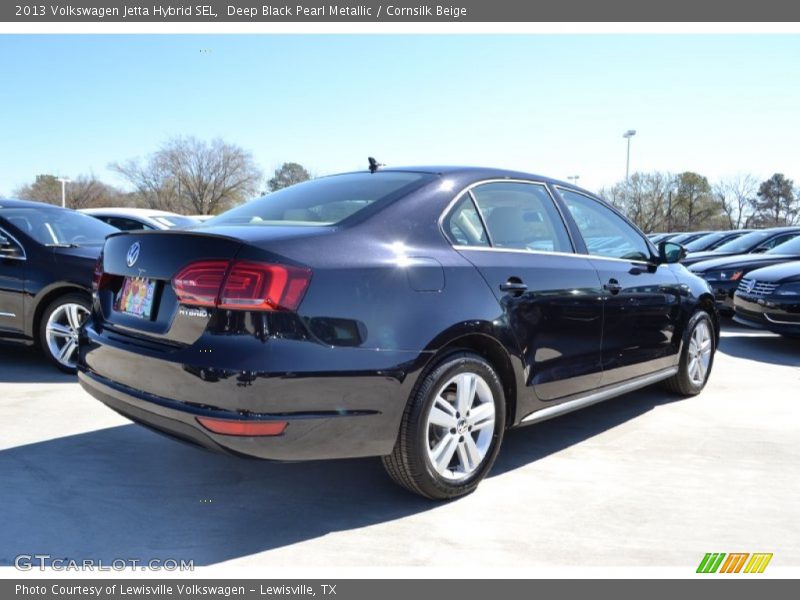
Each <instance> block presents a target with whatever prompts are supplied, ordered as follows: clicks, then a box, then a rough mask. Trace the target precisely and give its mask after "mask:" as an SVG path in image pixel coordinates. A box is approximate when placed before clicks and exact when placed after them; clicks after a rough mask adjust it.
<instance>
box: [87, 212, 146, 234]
mask: <svg viewBox="0 0 800 600" xmlns="http://www.w3.org/2000/svg"><path fill="white" fill-rule="evenodd" d="M97 218H98V219H100V220H101V221H104V222H106V223H108V224H109V225H111V226H112V227H116V228H117V229H120V230H122V231H140V230H142V229H152V227H150V226H149V225H145V224H144V223H140V222H139V221H134V220H133V219H126V218H125V217H105V216H104V217H97Z"/></svg>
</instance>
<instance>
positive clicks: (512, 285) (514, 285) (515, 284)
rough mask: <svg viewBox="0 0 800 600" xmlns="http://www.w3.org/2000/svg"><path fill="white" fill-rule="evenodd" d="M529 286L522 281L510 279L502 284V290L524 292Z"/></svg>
mask: <svg viewBox="0 0 800 600" xmlns="http://www.w3.org/2000/svg"><path fill="white" fill-rule="evenodd" d="M527 289H528V286H527V285H526V284H524V283H522V282H521V281H512V280H510V279H509V280H508V281H506V282H505V283H501V284H500V290H501V291H503V292H517V293H520V294H521V293H522V292H525V291H527Z"/></svg>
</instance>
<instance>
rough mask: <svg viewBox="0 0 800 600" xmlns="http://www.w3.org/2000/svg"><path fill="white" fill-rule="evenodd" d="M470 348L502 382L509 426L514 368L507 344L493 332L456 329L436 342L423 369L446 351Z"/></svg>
mask: <svg viewBox="0 0 800 600" xmlns="http://www.w3.org/2000/svg"><path fill="white" fill-rule="evenodd" d="M465 350H466V351H471V352H474V353H475V354H477V355H478V356H481V357H483V358H484V359H485V360H486V361H487V362H489V364H490V365H492V368H493V369H494V370H495V371H496V372H497V375H498V377H499V378H500V381H501V383H502V384H503V394H504V395H505V402H506V415H507V420H506V427H510V426H512V425H513V424H514V423H516V421H517V390H518V380H519V377H518V372H517V369H515V368H514V362H513V355H512V354H510V353H509V351H508V348H507V347H506V346H505V345H504V344H503V343H502V342H501V341H500V340H499V339H498V338H497V337H495V336H493V335H490V334H488V333H486V332H482V331H471V332H466V333H460V334H458V335H455V336H453V337H451V338H449V339H448V340H447V341H445V342H442V343H441V344H439V345H438V348H437V349H436V351H435V352H434V353H433V355H432V356H431V358H430V359H429V360H428V363H427V365H426V368H425V370H427V369H428V368H430V367H431V366H432V365H435V364H437V363H439V362H440V361H441V360H442V359H443V358H445V357H447V356H448V355H450V354H454V353H457V352H463V351H465Z"/></svg>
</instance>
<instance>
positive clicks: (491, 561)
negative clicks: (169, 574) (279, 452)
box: [0, 322, 800, 573]
mask: <svg viewBox="0 0 800 600" xmlns="http://www.w3.org/2000/svg"><path fill="white" fill-rule="evenodd" d="M798 367H800V342H797V341H791V340H787V339H783V338H781V337H778V336H775V335H771V334H764V333H761V332H757V331H754V330H749V329H742V328H739V327H737V326H735V325H732V324H731V323H730V322H728V323H726V325H725V328H724V331H723V338H722V343H721V347H720V352H719V353H718V354H717V358H716V364H715V366H714V371H713V373H712V376H711V381H710V383H709V385H708V387H707V388H706V390H705V391H704V392H703V394H702V395H701V396H699V397H697V398H692V399H688V400H682V399H676V398H675V397H674V396H671V395H669V394H668V393H666V392H664V391H662V390H661V389H660V388H651V389H647V390H642V391H639V392H634V393H632V394H628V395H627V396H624V397H621V398H618V399H616V400H611V401H609V402H606V403H603V404H600V405H596V406H593V407H591V408H588V409H585V410H583V411H581V412H577V413H572V414H570V415H566V416H564V417H561V418H558V419H554V420H551V421H548V422H545V423H542V424H539V425H535V426H532V427H529V428H525V429H521V430H517V431H513V432H510V433H509V434H508V436H507V438H506V441H505V443H504V446H503V449H502V450H501V453H500V457H499V459H498V462H497V464H496V466H495V468H494V470H493V473H492V474H491V475H490V477H489V478H488V479H487V480H486V481H484V482H483V483H482V484H481V486H480V488H479V489H478V491H477V492H476V493H475V494H472V495H471V496H469V497H467V498H464V499H461V500H458V501H455V502H450V503H444V504H437V503H432V502H428V501H425V500H422V499H419V498H417V497H415V496H412V495H410V494H408V493H406V492H404V491H403V490H401V489H400V488H397V487H395V486H394V485H393V484H392V483H391V482H390V481H389V479H388V478H387V477H386V476H385V475H384V473H383V470H382V468H381V465H380V461H379V460H377V459H361V460H352V461H327V462H326V461H323V462H313V463H294V464H272V463H266V462H259V461H254V460H244V459H236V458H230V457H224V456H217V455H213V454H210V453H207V452H205V451H202V450H198V449H195V448H192V447H189V446H185V445H182V444H179V443H176V442H173V441H171V440H169V439H166V438H163V437H161V436H159V435H157V434H155V433H152V432H150V431H148V430H145V429H143V428H141V427H138V426H134V425H131V424H129V423H128V422H127V421H126V420H125V419H123V418H121V417H118V416H116V415H115V414H114V413H113V412H111V411H110V410H108V409H106V408H105V407H103V406H102V405H101V404H100V403H98V402H96V401H95V400H93V399H91V398H90V397H89V396H88V395H87V394H85V393H84V392H83V391H82V390H81V389H80V387H79V386H78V384H77V383H76V382H75V380H74V379H73V378H71V377H68V376H64V375H61V374H59V373H57V372H56V371H54V370H53V369H52V368H51V367H50V366H49V365H48V364H46V363H45V361H44V360H43V359H41V358H39V357H38V356H37V355H35V354H34V353H32V352H31V351H27V350H20V349H18V348H14V347H0V420H1V421H2V423H3V425H4V427H3V433H2V435H0V481H2V485H0V506H2V507H3V509H2V511H0V531H2V535H0V564H3V565H9V564H12V563H13V558H14V556H16V555H17V554H20V553H47V554H51V555H52V556H57V557H69V558H75V559H83V558H95V559H97V558H100V559H104V560H107V561H109V562H110V561H111V560H112V559H115V558H139V559H141V560H148V559H152V558H160V557H161V558H179V559H180V558H183V559H194V561H195V565H212V564H218V563H222V562H225V561H231V562H232V563H233V564H241V565H263V566H278V565H286V566H336V565H342V566H362V565H374V566H415V565H424V566H440V567H448V566H452V565H464V564H474V565H481V566H484V567H489V566H548V565H567V566H601V565H618V566H685V567H687V568H690V569H691V570H692V571H693V570H694V568H695V566H696V565H697V564H698V562H699V560H700V558H702V556H703V554H705V553H706V552H712V551H713V552H772V553H774V555H775V556H774V558H773V561H772V563H771V564H772V565H782V566H800V526H799V525H798V523H800V503H798V501H797V498H798V497H800V477H798V475H800V467H799V466H798V465H800V444H798V440H800V417H799V415H800V408H798V395H797V390H798V384H800V368H798ZM443 573H445V571H443Z"/></svg>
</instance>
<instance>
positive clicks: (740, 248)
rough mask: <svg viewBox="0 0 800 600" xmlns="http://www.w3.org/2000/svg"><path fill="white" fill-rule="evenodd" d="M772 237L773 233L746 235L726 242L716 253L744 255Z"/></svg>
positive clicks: (755, 232) (759, 232)
mask: <svg viewBox="0 0 800 600" xmlns="http://www.w3.org/2000/svg"><path fill="white" fill-rule="evenodd" d="M771 235H772V232H771V231H754V232H752V233H746V234H744V235H743V236H742V237H739V238H736V239H735V240H731V241H730V242H725V243H724V244H722V245H721V246H719V247H718V248H717V249H716V250H715V252H732V253H733V254H743V253H745V252H747V251H748V250H749V249H750V248H752V247H753V246H755V245H756V244H758V243H759V242H763V241H764V240H765V239H767V238H768V237H769V236H771Z"/></svg>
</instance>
